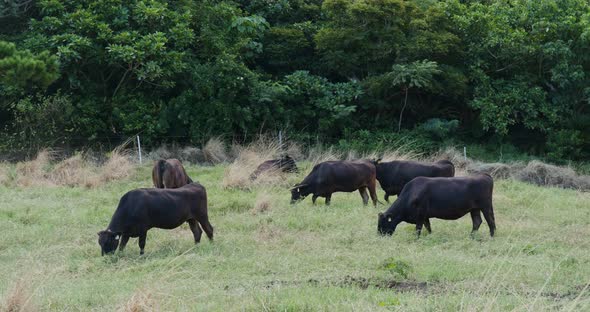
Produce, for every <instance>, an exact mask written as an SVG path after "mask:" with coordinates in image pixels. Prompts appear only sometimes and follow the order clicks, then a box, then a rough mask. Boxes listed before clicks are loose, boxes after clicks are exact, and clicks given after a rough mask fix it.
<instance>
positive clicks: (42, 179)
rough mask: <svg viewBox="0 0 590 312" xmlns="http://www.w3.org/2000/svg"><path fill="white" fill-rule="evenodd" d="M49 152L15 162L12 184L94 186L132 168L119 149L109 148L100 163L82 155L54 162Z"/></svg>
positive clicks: (3, 176)
mask: <svg viewBox="0 0 590 312" xmlns="http://www.w3.org/2000/svg"><path fill="white" fill-rule="evenodd" d="M53 154H54V153H53V152H51V151H49V150H42V151H40V152H39V153H38V154H37V157H35V159H33V160H30V161H24V162H19V163H17V164H16V177H15V179H14V182H13V184H14V185H16V186H19V187H29V186H47V187H52V186H84V187H96V186H100V185H103V184H105V183H108V182H110V181H113V180H119V179H124V178H126V177H129V176H130V175H131V173H132V172H133V170H134V168H135V164H134V163H132V162H131V160H130V159H129V157H127V155H126V154H125V153H124V152H123V150H122V148H116V149H115V150H113V151H112V152H111V154H110V155H109V157H108V158H107V160H106V162H105V163H104V164H103V165H96V164H95V163H93V162H89V161H87V160H86V159H85V158H84V155H82V154H77V155H74V156H72V157H69V158H66V159H64V160H62V161H60V162H57V163H54V162H53V161H52V159H53ZM2 170H5V173H2V172H4V171H2V172H0V182H1V183H4V184H10V180H11V179H10V177H9V176H8V171H7V169H6V168H4V169H2ZM6 177H8V178H6Z"/></svg>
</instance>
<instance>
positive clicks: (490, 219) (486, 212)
mask: <svg viewBox="0 0 590 312" xmlns="http://www.w3.org/2000/svg"><path fill="white" fill-rule="evenodd" d="M481 212H483V217H484V218H485V219H486V222H487V224H488V226H489V227H490V236H492V237H494V233H495V232H496V220H495V218H494V208H493V207H492V204H491V203H490V205H489V206H488V207H486V208H485V209H482V210H481Z"/></svg>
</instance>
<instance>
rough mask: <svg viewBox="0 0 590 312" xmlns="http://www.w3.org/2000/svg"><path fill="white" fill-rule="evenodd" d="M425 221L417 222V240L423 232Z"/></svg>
mask: <svg viewBox="0 0 590 312" xmlns="http://www.w3.org/2000/svg"><path fill="white" fill-rule="evenodd" d="M423 222H424V221H422V220H420V221H418V222H416V238H420V233H421V232H422V224H423Z"/></svg>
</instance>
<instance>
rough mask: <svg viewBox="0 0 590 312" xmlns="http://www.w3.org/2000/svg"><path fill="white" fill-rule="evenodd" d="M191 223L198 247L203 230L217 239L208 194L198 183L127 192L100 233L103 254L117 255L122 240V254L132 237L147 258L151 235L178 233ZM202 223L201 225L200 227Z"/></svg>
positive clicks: (99, 241) (210, 236) (99, 240)
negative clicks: (151, 232) (153, 231)
mask: <svg viewBox="0 0 590 312" xmlns="http://www.w3.org/2000/svg"><path fill="white" fill-rule="evenodd" d="M184 222H187V223H188V225H189V227H190V229H191V231H192V232H193V236H194V239H195V243H198V242H199V241H200V240H201V234H202V231H201V228H200V227H199V224H200V225H201V227H202V228H203V230H204V231H205V233H207V236H208V237H209V240H212V239H213V227H212V226H211V224H210V223H209V218H208V217H207V192H206V190H205V187H203V186H202V185H200V184H198V183H192V184H187V185H185V186H183V187H180V188H175V189H158V188H154V189H145V188H144V189H136V190H133V191H129V192H127V193H126V194H125V195H123V197H121V200H120V201H119V206H118V207H117V210H116V211H115V213H114V214H113V217H112V218H111V223H110V224H109V226H108V227H107V229H106V230H104V231H100V232H98V244H99V245H100V247H101V249H102V254H103V255H104V254H105V253H110V252H114V251H115V250H116V249H117V246H118V245H119V239H120V240H121V246H120V247H119V249H120V250H121V251H122V250H123V249H124V248H125V245H126V244H127V241H128V240H129V237H139V249H140V254H142V255H143V249H144V247H145V239H146V236H147V231H148V230H149V229H151V228H160V229H174V228H176V227H178V226H180V225H181V224H182V223H184ZM197 223H199V224H197Z"/></svg>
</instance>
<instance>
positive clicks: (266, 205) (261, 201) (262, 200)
mask: <svg viewBox="0 0 590 312" xmlns="http://www.w3.org/2000/svg"><path fill="white" fill-rule="evenodd" d="M272 201H273V199H272V196H271V195H270V194H269V193H267V192H261V193H259V194H258V196H256V203H255V204H254V207H253V208H252V209H251V210H250V212H251V213H252V214H254V215H257V214H261V213H265V212H268V211H270V210H271V209H272Z"/></svg>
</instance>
